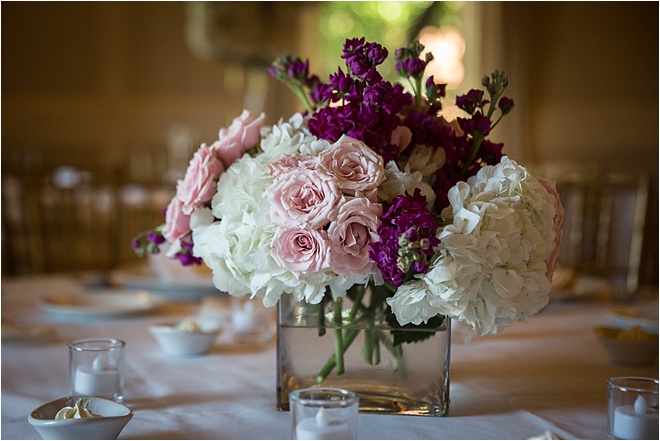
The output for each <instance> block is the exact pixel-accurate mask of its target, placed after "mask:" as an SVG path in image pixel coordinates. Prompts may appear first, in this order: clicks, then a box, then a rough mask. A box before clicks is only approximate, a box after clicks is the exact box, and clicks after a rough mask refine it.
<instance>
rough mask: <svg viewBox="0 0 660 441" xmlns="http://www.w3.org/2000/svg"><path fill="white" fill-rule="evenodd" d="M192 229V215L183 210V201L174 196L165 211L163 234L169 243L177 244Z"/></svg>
mask: <svg viewBox="0 0 660 441" xmlns="http://www.w3.org/2000/svg"><path fill="white" fill-rule="evenodd" d="M190 231H191V230H190V215H189V214H185V213H184V212H183V202H181V201H180V200H179V199H178V198H176V197H174V198H173V199H172V202H170V204H169V205H168V206H167V211H166V212H165V228H164V229H163V236H165V239H166V240H167V241H168V242H169V243H171V244H176V243H178V242H179V240H180V239H181V238H182V237H184V236H185V235H186V234H188V233H190Z"/></svg>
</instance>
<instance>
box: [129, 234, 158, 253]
mask: <svg viewBox="0 0 660 441" xmlns="http://www.w3.org/2000/svg"><path fill="white" fill-rule="evenodd" d="M164 242H165V237H163V233H162V231H161V229H160V228H156V229H154V230H149V231H147V232H145V233H142V234H140V235H139V236H137V237H135V238H134V239H133V240H132V241H131V247H133V249H134V250H135V252H136V253H137V255H138V256H140V257H144V256H145V255H147V254H158V253H160V245H162V244H163V243H164Z"/></svg>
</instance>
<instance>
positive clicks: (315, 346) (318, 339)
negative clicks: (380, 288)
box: [277, 287, 451, 416]
mask: <svg viewBox="0 0 660 441" xmlns="http://www.w3.org/2000/svg"><path fill="white" fill-rule="evenodd" d="M360 288H362V287H360ZM369 291H370V290H369V289H367V290H366V292H365V293H364V295H363V293H360V294H359V295H357V296H356V295H355V292H353V293H352V294H353V295H351V292H350V291H349V296H348V297H344V298H342V299H341V300H339V301H332V300H331V299H329V300H326V301H324V302H322V303H321V304H319V305H310V304H306V303H303V302H296V301H295V300H293V298H292V296H283V297H282V299H281V300H280V303H279V306H278V317H277V319H278V328H277V407H278V409H279V410H289V394H290V393H291V392H292V391H294V390H297V389H302V388H308V387H334V388H342V389H348V390H351V391H354V392H357V393H358V394H359V396H360V412H364V413H382V414H400V415H422V416H444V415H446V414H447V412H448V409H449V354H450V341H451V338H450V332H451V331H450V329H451V326H450V324H449V319H448V318H446V317H438V318H437V320H433V321H430V323H429V325H428V326H425V327H423V328H420V327H415V328H413V327H411V326H405V327H401V326H400V325H398V323H396V322H394V324H395V326H391V324H392V323H393V322H392V317H393V316H391V317H390V316H388V311H389V310H388V308H386V306H387V305H386V304H385V303H384V298H385V297H386V294H385V293H383V294H382V295H379V294H377V293H376V294H374V293H372V292H369ZM326 297H329V296H326Z"/></svg>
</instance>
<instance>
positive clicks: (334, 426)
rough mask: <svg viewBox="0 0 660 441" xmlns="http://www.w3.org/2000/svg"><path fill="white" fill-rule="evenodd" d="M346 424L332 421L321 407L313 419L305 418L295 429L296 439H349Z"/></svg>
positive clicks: (340, 420) (336, 419)
mask: <svg viewBox="0 0 660 441" xmlns="http://www.w3.org/2000/svg"><path fill="white" fill-rule="evenodd" d="M350 438H352V437H351V432H350V430H349V427H348V423H347V422H346V421H344V420H342V419H340V418H335V419H332V418H331V417H330V415H328V412H327V411H326V410H325V408H323V407H321V408H320V409H319V411H318V412H317V413H316V416H315V417H312V418H305V419H304V420H302V421H301V422H300V423H298V426H297V427H296V439H350Z"/></svg>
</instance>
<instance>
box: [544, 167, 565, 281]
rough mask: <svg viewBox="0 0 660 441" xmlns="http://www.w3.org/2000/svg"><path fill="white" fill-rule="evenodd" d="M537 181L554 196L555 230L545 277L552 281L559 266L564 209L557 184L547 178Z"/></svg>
mask: <svg viewBox="0 0 660 441" xmlns="http://www.w3.org/2000/svg"><path fill="white" fill-rule="evenodd" d="M539 182H540V183H541V185H543V187H544V188H545V189H546V190H547V191H548V193H550V194H551V195H553V196H554V197H555V209H556V214H555V218H554V230H555V247H554V249H553V250H552V253H550V257H548V259H547V260H546V264H547V270H546V274H545V275H546V277H547V278H548V281H549V282H550V283H552V276H553V274H554V272H555V270H557V268H559V263H558V261H557V260H558V259H559V251H560V247H561V239H562V236H563V234H564V230H562V228H561V224H562V222H564V216H565V211H564V205H563V204H562V203H561V199H560V198H559V193H558V192H557V184H556V182H554V181H549V180H547V179H542V178H539Z"/></svg>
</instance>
